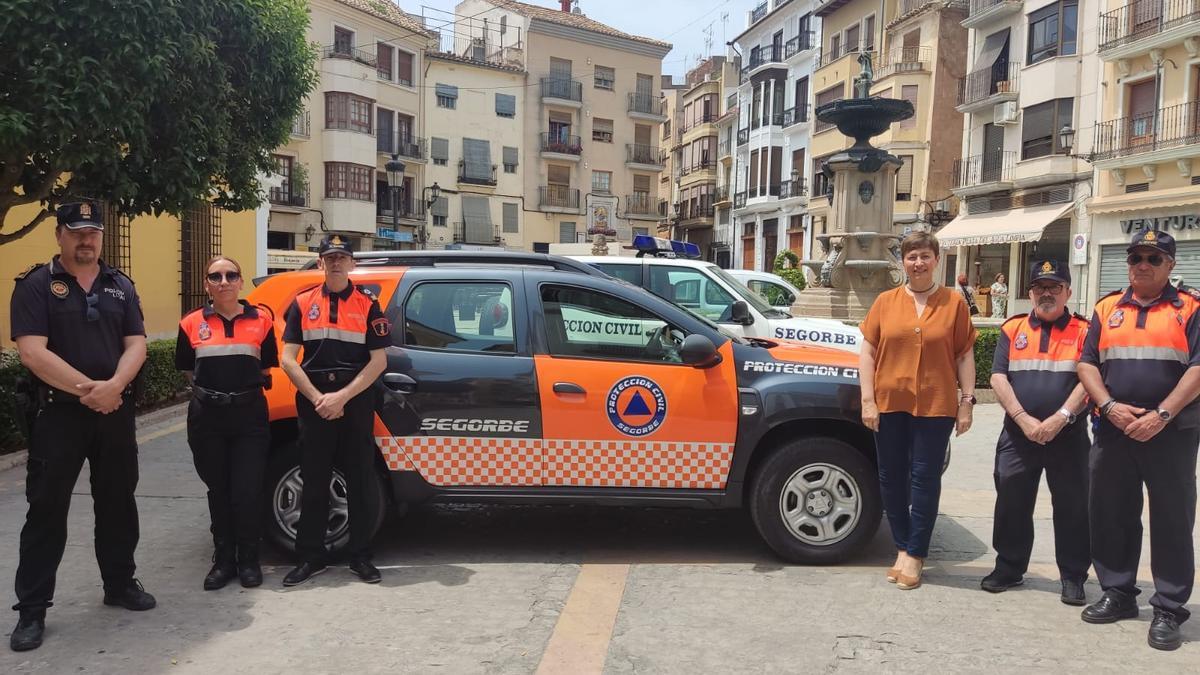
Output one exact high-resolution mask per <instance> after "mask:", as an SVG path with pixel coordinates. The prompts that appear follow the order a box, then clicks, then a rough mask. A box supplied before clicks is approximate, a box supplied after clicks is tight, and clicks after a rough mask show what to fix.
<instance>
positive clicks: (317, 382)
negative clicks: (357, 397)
mask: <svg viewBox="0 0 1200 675" xmlns="http://www.w3.org/2000/svg"><path fill="white" fill-rule="evenodd" d="M358 372H359V371H357V370H319V371H312V372H306V373H305V374H306V375H308V381H309V382H312V383H313V386H316V387H320V386H322V385H336V384H349V383H350V381H351V380H353V379H354V378H355V377H357V376H358Z"/></svg>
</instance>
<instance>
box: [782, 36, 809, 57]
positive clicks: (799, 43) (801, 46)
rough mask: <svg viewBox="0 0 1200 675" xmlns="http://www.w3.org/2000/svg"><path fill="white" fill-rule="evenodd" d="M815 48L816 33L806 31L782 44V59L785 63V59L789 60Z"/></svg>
mask: <svg viewBox="0 0 1200 675" xmlns="http://www.w3.org/2000/svg"><path fill="white" fill-rule="evenodd" d="M816 46H817V39H816V31H811V30H806V31H804V32H802V33H800V34H798V35H796V36H795V37H793V38H792V39H790V40H788V41H787V42H785V43H783V58H784V60H785V61H786V60H787V59H790V58H792V57H793V56H795V55H797V54H800V53H802V52H806V51H808V50H810V49H812V48H814V47H816Z"/></svg>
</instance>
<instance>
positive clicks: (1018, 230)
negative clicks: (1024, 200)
mask: <svg viewBox="0 0 1200 675" xmlns="http://www.w3.org/2000/svg"><path fill="white" fill-rule="evenodd" d="M1073 207H1074V204H1051V205H1048V206H1031V207H1028V208H1023V209H1009V210H1007V211H992V212H990V213H978V214H975V213H971V214H966V215H962V216H959V217H957V218H955V219H954V220H952V221H950V224H949V225H946V226H945V227H943V228H942V229H941V230H940V231H939V232H937V238H938V243H939V244H940V245H941V246H942V247H943V248H946V247H951V246H982V245H984V244H1006V243H1010V242H1014V241H1018V242H1020V241H1037V240H1038V239H1041V238H1042V230H1044V229H1046V226H1047V225H1049V224H1050V223H1053V222H1054V221H1056V220H1058V219H1059V218H1061V217H1063V215H1064V214H1066V213H1068V212H1069V211H1070V210H1071V209H1072V208H1073Z"/></svg>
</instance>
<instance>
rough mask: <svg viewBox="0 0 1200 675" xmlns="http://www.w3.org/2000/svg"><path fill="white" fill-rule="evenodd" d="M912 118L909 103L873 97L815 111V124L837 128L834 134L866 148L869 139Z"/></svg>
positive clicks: (855, 99) (910, 103) (822, 107)
mask: <svg viewBox="0 0 1200 675" xmlns="http://www.w3.org/2000/svg"><path fill="white" fill-rule="evenodd" d="M915 114H916V111H915V110H914V109H913V104H912V102H910V101H905V100H901V99H895V98H879V97H877V96H872V97H871V98H847V99H842V100H840V101H833V102H831V103H826V104H825V105H823V106H821V107H819V108H817V119H818V120H820V121H822V122H828V123H830V124H835V125H837V128H838V131H840V132H842V133H843V134H845V135H847V136H850V137H851V138H853V139H854V142H855V145H857V146H860V147H870V145H871V143H870V141H871V137H872V136H878V135H879V134H882V133H883V132H885V131H887V130H888V127H890V126H891V125H892V124H893V123H895V122H899V121H901V120H906V119H908V118H910V117H912V116H913V115H915Z"/></svg>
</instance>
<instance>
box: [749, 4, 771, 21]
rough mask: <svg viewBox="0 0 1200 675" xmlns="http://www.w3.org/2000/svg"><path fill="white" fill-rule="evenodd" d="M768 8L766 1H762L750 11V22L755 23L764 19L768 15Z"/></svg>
mask: <svg viewBox="0 0 1200 675" xmlns="http://www.w3.org/2000/svg"><path fill="white" fill-rule="evenodd" d="M768 10H769V7H768V5H767V3H766V2H765V1H764V2H760V3H759V4H758V6H757V7H755V8H754V9H753V10H751V11H750V23H752V24H754V23H758V22H759V21H762V20H763V17H765V16H766V15H767V11H768Z"/></svg>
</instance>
